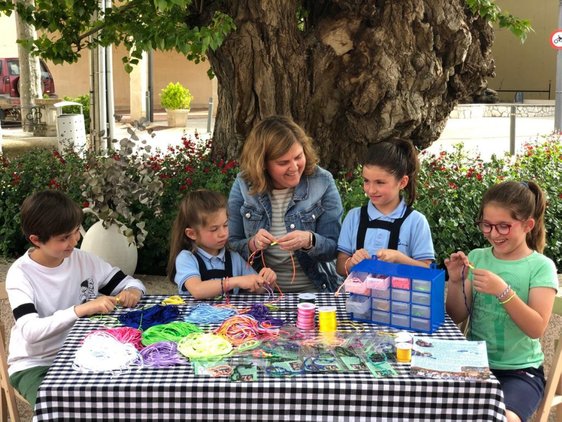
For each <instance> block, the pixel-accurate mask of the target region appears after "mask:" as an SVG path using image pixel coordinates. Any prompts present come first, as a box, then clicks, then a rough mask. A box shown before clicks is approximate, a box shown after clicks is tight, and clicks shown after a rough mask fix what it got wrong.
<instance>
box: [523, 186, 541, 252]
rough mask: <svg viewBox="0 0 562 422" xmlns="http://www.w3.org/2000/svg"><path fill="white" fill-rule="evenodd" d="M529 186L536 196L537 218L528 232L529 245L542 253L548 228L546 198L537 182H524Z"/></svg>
mask: <svg viewBox="0 0 562 422" xmlns="http://www.w3.org/2000/svg"><path fill="white" fill-rule="evenodd" d="M522 183H523V184H526V186H528V187H529V190H530V191H531V192H532V193H533V194H534V196H535V212H534V215H533V218H534V219H535V227H533V230H531V231H530V232H529V233H527V245H529V247H530V248H531V249H533V250H535V251H537V252H540V253H542V252H543V251H544V246H545V244H546V230H545V226H544V213H545V211H546V198H545V194H544V192H543V191H542V189H541V188H540V186H539V185H537V184H536V183H535V182H531V181H530V182H522Z"/></svg>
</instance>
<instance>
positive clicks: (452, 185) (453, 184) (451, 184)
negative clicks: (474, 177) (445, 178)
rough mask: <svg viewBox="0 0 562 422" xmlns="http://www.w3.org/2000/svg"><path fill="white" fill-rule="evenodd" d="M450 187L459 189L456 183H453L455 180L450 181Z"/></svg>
mask: <svg viewBox="0 0 562 422" xmlns="http://www.w3.org/2000/svg"><path fill="white" fill-rule="evenodd" d="M449 187H450V188H451V189H458V186H457V185H455V183H453V182H449Z"/></svg>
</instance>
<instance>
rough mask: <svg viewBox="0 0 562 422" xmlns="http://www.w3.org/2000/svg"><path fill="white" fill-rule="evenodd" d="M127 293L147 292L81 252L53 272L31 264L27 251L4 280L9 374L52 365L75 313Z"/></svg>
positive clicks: (39, 265)
mask: <svg viewBox="0 0 562 422" xmlns="http://www.w3.org/2000/svg"><path fill="white" fill-rule="evenodd" d="M128 287H135V288H137V289H140V290H141V291H143V292H144V291H145V288H144V285H143V284H142V282H141V281H140V280H137V279H135V278H133V277H131V276H128V275H125V274H124V273H123V272H121V270H119V268H116V267H112V266H111V265H110V264H108V263H107V262H105V261H104V260H102V259H101V258H98V257H97V256H95V255H92V254H90V253H88V252H84V251H81V250H80V249H75V250H74V251H73V252H72V254H71V255H70V256H69V257H68V258H65V259H64V261H63V262H62V264H61V265H59V266H58V267H55V268H50V267H45V266H43V265H41V264H38V263H37V262H35V261H33V260H32V259H31V258H30V256H29V251H28V252H27V253H25V254H24V255H23V256H22V257H20V258H19V259H18V260H16V261H15V262H14V263H13V264H12V266H11V267H10V269H9V270H8V274H7V276H6V291H7V292H8V299H9V301H10V307H11V308H12V312H13V314H14V318H15V324H14V326H13V328H12V332H11V337H10V349H9V355H8V365H9V368H8V372H9V374H10V375H12V374H14V373H16V372H19V371H22V370H24V369H29V368H32V367H35V366H49V365H51V364H52V362H53V360H54V358H55V356H56V354H57V353H58V351H59V350H60V348H61V347H62V345H63V343H64V340H65V338H66V336H67V335H68V333H69V331H70V329H71V328H72V326H73V325H74V322H75V321H76V320H77V319H78V316H77V315H76V313H75V312H74V307H75V306H76V305H80V304H81V303H84V302H86V301H88V300H90V299H93V298H95V297H97V296H98V295H100V294H104V295H115V294H117V293H119V292H120V291H121V290H123V289H126V288H128Z"/></svg>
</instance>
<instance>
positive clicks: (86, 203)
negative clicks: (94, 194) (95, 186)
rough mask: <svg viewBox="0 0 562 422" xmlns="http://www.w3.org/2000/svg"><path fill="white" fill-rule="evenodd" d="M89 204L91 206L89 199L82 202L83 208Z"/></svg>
mask: <svg viewBox="0 0 562 422" xmlns="http://www.w3.org/2000/svg"><path fill="white" fill-rule="evenodd" d="M89 206H90V203H89V202H88V201H84V202H82V208H88V207H89Z"/></svg>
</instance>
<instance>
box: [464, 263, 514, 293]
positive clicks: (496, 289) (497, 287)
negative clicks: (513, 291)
mask: <svg viewBox="0 0 562 422" xmlns="http://www.w3.org/2000/svg"><path fill="white" fill-rule="evenodd" d="M472 285H473V286H474V289H475V290H476V291H477V292H481V293H487V294H489V295H494V296H498V295H500V294H501V293H502V292H503V291H504V290H505V289H506V287H507V283H506V282H505V281H504V280H503V279H502V278H501V277H500V276H499V275H497V274H494V273H492V272H490V271H488V270H482V269H474V270H472Z"/></svg>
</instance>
